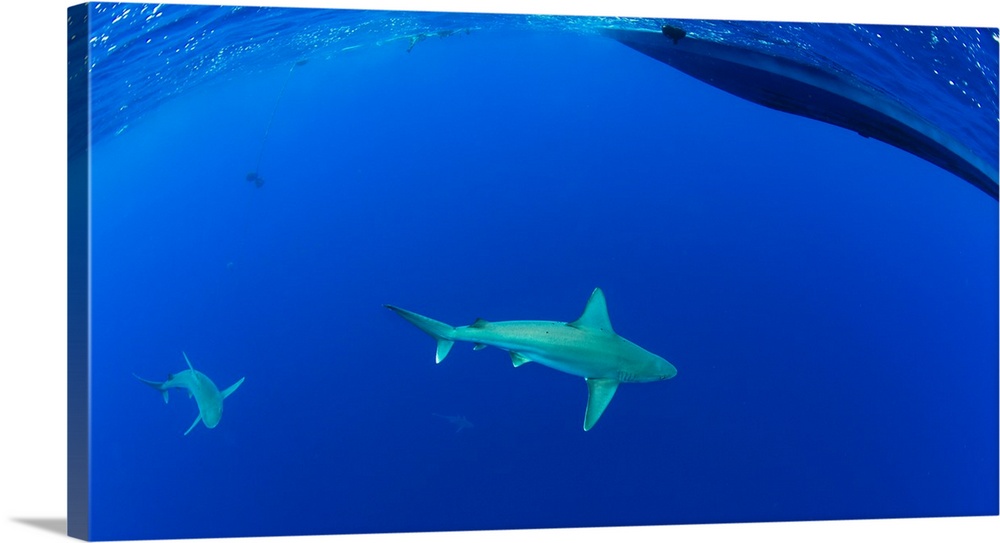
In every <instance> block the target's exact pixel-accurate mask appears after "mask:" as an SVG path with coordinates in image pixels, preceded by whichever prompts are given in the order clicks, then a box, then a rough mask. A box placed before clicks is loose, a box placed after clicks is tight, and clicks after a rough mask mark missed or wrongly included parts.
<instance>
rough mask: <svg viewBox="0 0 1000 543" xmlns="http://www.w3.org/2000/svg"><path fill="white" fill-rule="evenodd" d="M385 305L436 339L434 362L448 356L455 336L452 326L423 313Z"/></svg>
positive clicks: (438, 361)
mask: <svg viewBox="0 0 1000 543" xmlns="http://www.w3.org/2000/svg"><path fill="white" fill-rule="evenodd" d="M385 307H387V308H389V309H391V310H392V311H393V312H395V313H396V314H397V315H399V316H400V317H403V318H404V319H406V320H408V321H410V322H411V323H413V325H414V326H416V327H417V328H420V329H421V330H423V331H424V332H425V333H426V334H428V335H429V336H431V337H433V338H434V339H436V340H437V353H436V355H435V358H434V360H435V362H436V363H438V364H440V363H441V361H442V360H444V357H446V356H448V353H449V352H450V351H451V348H452V346H453V345H455V341H454V340H453V339H452V338H453V337H454V336H455V327H454V326H449V325H447V324H445V323H443V322H440V321H436V320H434V319H431V318H428V317H425V316H423V315H418V314H416V313H414V312H412V311H407V310H405V309H402V308H399V307H396V306H394V305H386V306H385Z"/></svg>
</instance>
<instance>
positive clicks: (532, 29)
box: [89, 4, 1000, 539]
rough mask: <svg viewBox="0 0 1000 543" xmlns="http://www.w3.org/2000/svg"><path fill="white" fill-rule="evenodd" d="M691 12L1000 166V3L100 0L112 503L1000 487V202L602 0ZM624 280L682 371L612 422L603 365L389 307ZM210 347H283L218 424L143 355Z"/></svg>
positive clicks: (342, 513) (170, 521) (427, 514)
mask: <svg viewBox="0 0 1000 543" xmlns="http://www.w3.org/2000/svg"><path fill="white" fill-rule="evenodd" d="M664 23H671V24H678V25H683V26H684V27H685V28H687V29H689V31H690V32H693V33H700V35H701V36H709V37H710V36H717V37H719V38H720V39H721V38H722V37H725V39H726V40H730V41H734V42H736V43H741V44H743V45H746V46H748V47H754V48H757V49H759V50H762V51H768V52H772V53H774V54H780V55H785V56H794V58H797V59H799V60H801V61H803V62H808V63H811V64H813V65H816V66H819V67H821V68H823V69H829V70H842V71H846V72H850V73H853V74H855V75H856V76H858V77H859V78H861V79H863V80H864V81H866V82H867V83H868V84H870V85H872V86H873V87H875V88H878V89H881V90H883V91H884V92H886V93H887V94H890V95H892V96H894V97H895V98H897V99H899V100H901V101H903V102H904V103H906V104H908V105H909V106H911V107H912V108H913V109H914V110H916V111H919V112H920V113H921V114H922V115H923V116H924V117H925V118H927V119H928V120H930V121H932V122H934V123H935V124H938V125H939V126H942V127H943V128H945V129H947V130H949V131H950V132H951V133H954V134H958V135H959V136H960V137H961V138H962V139H963V141H964V142H965V143H966V144H967V145H968V146H969V147H970V148H971V149H973V150H974V151H976V152H977V153H978V154H980V156H983V157H985V158H986V159H988V160H991V161H992V163H994V164H995V163H996V162H997V119H998V114H997V40H998V37H997V30H996V29H971V28H962V29H955V28H904V27H881V26H880V27H875V26H864V25H862V26H850V25H809V24H788V23H783V24H777V23H740V22H712V21H665V20H653V19H613V18H574V17H542V16H499V15H471V14H435V13H394V12H369V11H330V10H328V11H322V10H291V9H266V8H232V7H224V8H216V7H185V6H170V5H152V4H151V5H138V4H94V5H93V6H92V8H91V13H90V24H91V31H90V37H89V54H90V58H89V71H90V76H91V79H92V87H91V92H92V94H91V99H92V103H91V110H90V111H91V114H92V118H91V120H92V130H93V132H92V154H91V158H92V179H93V185H92V191H91V198H92V207H91V209H92V237H91V240H92V289H93V297H92V318H93V333H92V354H93V366H92V370H91V377H92V389H91V391H92V395H93V400H92V415H93V422H92V425H91V438H92V442H91V445H92V448H91V451H92V456H91V458H92V467H91V515H92V520H91V529H92V535H93V537H95V538H98V539H135V538H187V537H202V536H254V535H276V534H317V533H344V532H384V531H414V530H466V529H503V528H532V527H570V526H608V525H631V524H673V523H702V522H733V521H769V520H808V519H831V518H873V517H898V516H942V515H984V514H997V512H998V497H997V496H998V462H997V459H998V445H997V443H998V414H997V405H998V369H997V359H998V327H1000V322H998V297H1000V292H998V285H997V277H998V274H1000V271H998V257H1000V255H998V234H997V221H998V216H997V202H996V200H994V199H992V198H990V197H989V196H988V195H985V194H983V193H982V192H981V191H979V190H977V189H976V188H974V187H972V186H971V185H969V184H968V183H966V182H964V181H963V180H961V179H959V178H957V177H956V176H954V175H952V174H950V173H948V172H946V171H944V170H942V169H940V168H938V167H936V166H934V165H932V164H929V163H927V162H925V161H923V160H921V159H919V158H917V157H915V156H912V155H910V154H907V153H905V152H903V151H900V150H898V149H896V148H893V147H891V146H888V145H886V144H883V143H881V142H878V141H874V140H869V139H865V138H861V137H859V136H858V135H857V134H855V133H852V132H849V131H847V130H843V129H840V128H837V127H833V126H829V125H826V124H822V123H818V122H815V121H811V120H808V119H804V118H801V117H796V116H792V115H788V114H784V113H780V112H776V111H773V110H770V109H767V108H764V107H761V106H759V105H756V104H752V103H749V102H746V101H743V100H741V99H739V98H736V97H733V96H731V95H729V94H726V93H724V92H722V91H719V90H717V89H715V88H713V87H710V86H708V85H705V84H704V83H701V82H699V81H696V80H694V79H692V78H690V77H688V76H686V75H684V74H682V73H680V72H678V71H676V70H674V69H672V68H670V67H668V66H666V65H664V64H662V63H659V62H657V61H655V60H653V59H651V58H648V57H646V56H644V55H642V54H639V53H637V52H635V51H633V50H631V49H629V48H627V47H625V46H623V45H621V44H619V43H617V42H615V41H613V40H610V39H608V38H606V37H603V36H601V35H600V33H599V32H598V29H600V28H604V27H608V26H611V27H618V28H651V29H657V28H659V27H660V25H661V24H664ZM249 173H256V174H258V175H259V176H260V177H261V178H262V179H263V180H264V183H263V185H262V186H260V187H257V186H255V184H254V183H252V182H248V181H247V175H248V174H249ZM595 287H601V288H602V289H603V291H604V292H605V294H606V296H607V300H608V307H609V312H610V317H611V321H612V323H613V324H614V327H615V331H616V332H618V333H619V334H621V335H622V336H624V337H626V338H628V339H629V340H631V341H633V342H635V343H637V344H639V345H641V346H643V347H644V348H646V349H648V350H650V351H652V352H655V353H657V354H659V355H661V356H663V357H665V358H666V359H667V360H670V361H671V362H672V363H673V364H674V365H675V366H676V367H677V368H678V375H677V377H675V378H673V379H671V380H668V381H664V382H659V383H651V384H623V385H622V386H621V387H620V388H619V390H618V393H617V394H616V396H615V398H614V401H613V402H612V403H611V405H610V406H609V408H608V410H607V412H606V413H605V414H604V415H603V417H602V418H601V420H600V422H599V423H598V424H597V425H596V426H595V427H594V428H593V429H592V430H590V431H589V432H584V431H583V430H582V427H581V426H582V421H583V413H584V408H585V405H586V401H587V393H586V390H587V387H586V386H585V385H584V383H583V380H582V379H579V378H578V377H574V376H570V375H567V374H564V373H560V372H557V371H554V370H552V369H549V368H546V367H543V366H541V365H538V364H526V365H524V366H522V367H519V368H516V369H515V368H513V367H512V365H511V363H510V358H509V357H508V356H507V355H506V354H505V353H503V352H502V351H499V350H496V349H486V350H482V351H473V350H472V348H471V346H470V345H468V344H461V343H460V344H457V345H456V347H455V348H454V349H453V351H452V353H451V354H450V355H449V357H448V359H447V360H446V361H444V362H442V363H441V364H440V365H435V364H434V342H433V340H432V339H430V338H429V337H428V336H426V335H424V334H423V333H421V332H420V331H418V330H417V329H415V328H414V327H413V326H411V325H410V324H409V323H407V322H405V321H403V320H402V319H400V318H399V317H398V316H396V315H394V314H393V313H391V312H390V311H388V310H386V309H385V308H384V307H383V304H394V305H399V306H401V307H405V308H407V309H411V310H414V311H417V312H419V313H422V314H425V315H428V316H430V317H433V318H436V319H439V320H442V321H444V322H447V323H449V324H452V325H465V324H469V323H471V322H473V321H474V320H475V319H476V318H478V317H481V318H485V319H488V320H512V319H546V320H557V321H571V320H573V319H575V318H577V317H578V316H579V314H580V312H581V311H582V310H583V306H584V303H585V302H586V300H587V297H588V296H589V295H590V293H591V291H592V290H593V289H594V288H595ZM182 351H183V352H185V353H186V354H187V356H188V357H190V359H191V362H192V364H193V365H194V367H195V368H196V369H198V370H199V371H201V372H203V373H205V374H207V375H208V376H209V377H211V378H212V379H213V380H214V381H215V384H217V385H218V386H219V388H220V389H221V388H225V387H227V386H229V385H230V384H232V383H233V382H235V381H237V380H238V379H239V378H241V377H244V376H245V377H246V381H245V383H244V384H243V385H242V386H241V387H240V388H239V389H238V390H237V391H236V392H235V393H234V394H233V395H232V396H230V397H229V398H228V399H227V400H226V401H225V411H224V416H223V417H222V420H221V422H220V423H219V425H218V426H217V427H216V428H214V429H208V428H206V427H205V426H203V425H200V424H199V425H198V426H197V427H195V428H194V429H193V430H192V431H191V433H190V434H189V435H187V436H184V435H183V432H184V431H185V430H186V429H187V428H188V426H189V425H190V424H191V422H192V421H193V420H194V418H195V417H196V415H197V409H196V407H195V404H194V402H193V401H191V400H188V399H187V398H186V397H185V395H184V394H182V393H179V391H176V390H174V391H172V393H171V396H170V402H169V403H168V404H166V405H164V404H163V402H162V400H161V398H160V396H159V394H158V393H157V392H155V391H153V390H151V389H150V388H148V387H146V386H145V385H143V384H141V383H139V382H138V381H136V380H135V378H134V377H133V373H134V374H137V375H139V376H141V377H143V378H146V379H155V380H161V379H165V378H166V376H167V374H168V373H178V372H180V371H182V370H184V369H186V368H187V366H186V364H185V362H184V358H183V356H182V354H181V353H182ZM436 415H448V416H461V417H465V419H466V420H467V421H469V422H471V423H472V425H473V426H472V427H470V428H465V429H462V430H461V431H456V429H457V428H456V426H455V425H454V424H452V423H451V422H449V421H448V420H447V419H446V418H442V417H440V416H436Z"/></svg>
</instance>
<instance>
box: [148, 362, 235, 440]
mask: <svg viewBox="0 0 1000 543" xmlns="http://www.w3.org/2000/svg"><path fill="white" fill-rule="evenodd" d="M181 354H182V355H184V361H185V362H187V365H188V368H190V369H186V370H184V371H182V372H180V373H175V374H168V375H167V380H166V381H163V382H162V383H158V382H156V381H149V380H146V379H143V378H142V377H139V376H138V375H136V374H134V373H133V374H132V375H133V376H135V378H136V379H138V380H140V381H142V382H143V383H146V384H147V385H149V386H151V387H153V388H155V389H156V390H159V391H160V392H162V393H163V403H167V402H169V401H170V396H168V395H167V391H168V390H169V389H171V388H186V389H187V391H188V397H191V398H194V401H195V403H196V404H198V418H196V419H194V423H192V424H191V427H190V428H188V429H187V432H184V435H188V434H189V433H191V430H194V427H195V426H197V425H198V422H199V421H201V422H204V423H205V426H206V427H207V428H215V427H216V426H218V424H219V421H220V420H221V419H222V400H225V399H226V398H227V397H229V395H230V394H232V393H233V392H234V391H235V390H236V389H237V388H239V386H240V385H242V384H243V380H244V379H246V377H241V378H240V380H239V381H236V382H235V383H234V384H233V385H232V386H230V387H229V388H227V389H226V390H223V391H222V392H219V388H218V387H216V386H215V383H213V382H212V380H211V379H209V378H208V376H207V375H205V374H204V373H202V372H200V371H198V370H196V369H194V366H192V365H191V361H190V360H188V357H187V353H185V352H184V351H181Z"/></svg>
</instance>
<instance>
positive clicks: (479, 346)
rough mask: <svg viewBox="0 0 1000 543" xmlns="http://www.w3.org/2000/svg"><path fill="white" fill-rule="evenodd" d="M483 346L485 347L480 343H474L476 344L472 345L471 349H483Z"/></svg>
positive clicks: (484, 346)
mask: <svg viewBox="0 0 1000 543" xmlns="http://www.w3.org/2000/svg"><path fill="white" fill-rule="evenodd" d="M485 348H486V345H483V344H482V343H476V345H475V346H474V347H472V350H473V351H480V350H483V349H485Z"/></svg>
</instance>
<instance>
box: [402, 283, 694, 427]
mask: <svg viewBox="0 0 1000 543" xmlns="http://www.w3.org/2000/svg"><path fill="white" fill-rule="evenodd" d="M385 307H387V308H389V309H390V310H392V311H393V312H395V313H396V314H397V315H399V316H400V317H403V318H404V319H406V320H408V321H410V323H412V324H413V325H414V326H416V327H417V328H419V329H420V330H422V331H423V332H424V333H426V334H428V335H430V336H431V337H433V338H434V339H435V340H437V354H436V356H435V361H436V362H437V363H440V362H441V361H442V360H444V358H445V357H446V356H448V353H449V352H450V351H451V348H452V346H454V345H455V342H456V341H468V342H470V343H472V344H473V345H475V347H474V349H475V350H477V351H478V350H479V349H482V348H484V347H487V346H492V347H496V348H498V349H502V350H504V351H507V352H508V353H509V354H510V359H511V361H512V362H513V363H514V367H515V368H516V367H518V366H521V365H522V364H526V363H528V362H537V363H539V364H542V365H544V366H548V367H550V368H552V369H555V370H559V371H561V372H564V373H568V374H570V375H576V376H578V377H583V378H584V379H585V380H586V382H587V392H588V396H587V411H586V412H585V413H584V417H583V429H584V431H587V430H590V429H591V428H593V427H594V424H596V423H597V419H599V418H601V415H602V414H603V413H604V410H605V409H606V408H607V407H608V404H609V403H611V398H613V397H614V395H615V391H616V390H618V384H619V383H650V382H654V381H662V380H664V379H670V378H672V377H674V376H675V375H677V368H675V367H674V365H673V364H671V363H670V362H667V361H666V360H664V359H663V358H662V357H660V356H658V355H655V354H653V353H651V352H649V351H647V350H646V349H643V348H642V347H640V346H638V345H636V344H635V343H632V342H631V341H629V340H627V339H625V338H623V337H621V336H619V335H618V334H616V333H615V331H614V329H613V328H611V319H610V318H609V317H608V304H607V301H606V300H605V299H604V292H603V291H601V289H599V288H595V289H594V292H592V293H591V295H590V299H589V300H587V306H586V307H585V308H584V309H583V314H582V315H580V318H578V319H576V320H575V321H573V322H554V321H501V322H489V321H486V320H483V319H476V321H475V322H473V323H472V324H470V325H468V326H457V327H456V326H451V325H449V324H445V323H443V322H440V321H436V320H434V319H432V318H430V317H425V316H423V315H420V314H417V313H414V312H412V311H407V310H406V309H403V308H400V307H396V306H394V305H386V306H385Z"/></svg>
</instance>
